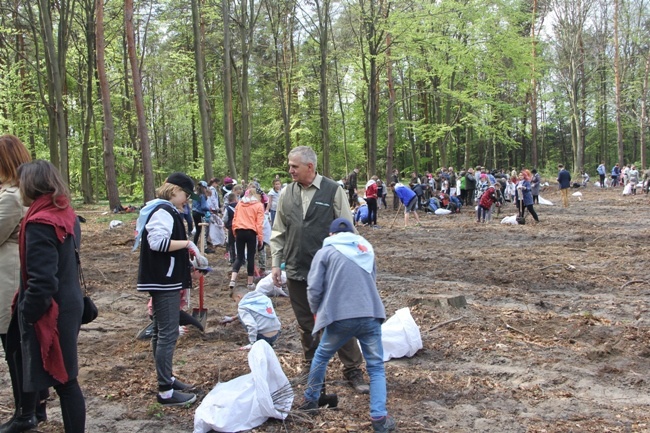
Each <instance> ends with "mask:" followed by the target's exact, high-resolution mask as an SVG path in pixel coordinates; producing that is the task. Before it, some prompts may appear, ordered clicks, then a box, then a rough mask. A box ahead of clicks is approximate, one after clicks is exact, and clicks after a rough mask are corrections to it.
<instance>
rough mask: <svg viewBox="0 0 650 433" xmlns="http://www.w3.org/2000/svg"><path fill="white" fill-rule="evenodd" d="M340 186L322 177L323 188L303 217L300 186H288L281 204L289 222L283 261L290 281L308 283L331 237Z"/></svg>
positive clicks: (294, 183)
mask: <svg viewBox="0 0 650 433" xmlns="http://www.w3.org/2000/svg"><path fill="white" fill-rule="evenodd" d="M339 188H340V186H339V185H338V184H337V183H336V182H334V181H333V180H331V179H327V178H325V177H323V180H322V182H321V184H320V189H318V190H317V191H316V194H314V197H313V198H312V200H311V203H310V204H309V208H308V209H307V215H305V218H303V217H302V200H301V198H300V190H301V187H300V185H299V184H298V182H292V183H291V184H289V185H288V186H287V191H286V195H285V197H284V200H283V201H282V203H281V206H282V212H283V213H284V216H285V220H286V227H287V230H286V232H285V243H284V259H285V267H286V272H287V278H290V279H292V280H302V281H306V280H307V274H309V268H310V267H311V261H312V260H313V258H314V255H316V251H318V250H319V249H320V248H321V247H322V246H323V240H324V239H325V238H326V237H327V236H329V230H330V224H332V221H334V219H335V215H334V197H335V196H336V191H337V190H338V189H339Z"/></svg>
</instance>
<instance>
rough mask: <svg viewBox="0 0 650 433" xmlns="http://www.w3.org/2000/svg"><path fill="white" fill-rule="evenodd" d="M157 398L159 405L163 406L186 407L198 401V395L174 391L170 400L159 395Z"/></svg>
mask: <svg viewBox="0 0 650 433" xmlns="http://www.w3.org/2000/svg"><path fill="white" fill-rule="evenodd" d="M156 398H157V400H158V403H160V404H161V405H163V406H185V405H189V404H192V403H194V402H195V401H196V394H189V393H184V392H180V391H174V393H173V394H172V396H171V397H170V398H162V397H160V394H158V395H157V396H156Z"/></svg>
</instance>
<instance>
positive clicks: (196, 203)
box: [192, 180, 214, 253]
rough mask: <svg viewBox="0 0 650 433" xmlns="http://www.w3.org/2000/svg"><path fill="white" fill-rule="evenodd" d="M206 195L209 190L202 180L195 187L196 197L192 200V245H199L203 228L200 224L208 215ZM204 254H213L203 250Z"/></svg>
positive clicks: (211, 251)
mask: <svg viewBox="0 0 650 433" xmlns="http://www.w3.org/2000/svg"><path fill="white" fill-rule="evenodd" d="M208 194H210V190H209V189H208V183H207V182H206V181H204V180H202V181H200V182H199V183H198V184H197V185H196V197H197V198H193V199H192V219H194V229H195V232H194V243H195V244H197V245H198V244H199V239H200V238H201V235H202V228H203V226H201V225H200V223H202V222H203V218H204V217H205V216H206V214H209V212H210V208H209V207H208ZM205 252H206V253H213V252H214V251H213V250H212V249H211V248H206V249H205Z"/></svg>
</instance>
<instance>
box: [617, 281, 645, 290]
mask: <svg viewBox="0 0 650 433" xmlns="http://www.w3.org/2000/svg"><path fill="white" fill-rule="evenodd" d="M637 283H647V281H646V280H631V281H628V282H627V283H625V284H623V285H622V286H621V287H620V288H619V289H618V290H621V289H624V288H625V287H627V286H629V285H630V284H637Z"/></svg>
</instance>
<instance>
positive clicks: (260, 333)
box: [231, 287, 281, 350]
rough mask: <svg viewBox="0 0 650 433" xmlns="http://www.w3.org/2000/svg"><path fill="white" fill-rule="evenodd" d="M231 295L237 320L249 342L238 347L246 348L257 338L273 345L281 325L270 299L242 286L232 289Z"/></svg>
mask: <svg viewBox="0 0 650 433" xmlns="http://www.w3.org/2000/svg"><path fill="white" fill-rule="evenodd" d="M231 297H232V300H233V301H235V303H236V304H237V314H238V316H239V320H240V321H241V323H242V325H244V328H246V332H247V333H248V341H249V342H250V344H247V345H246V346H243V347H240V348H239V349H240V350H248V349H250V348H251V346H252V345H253V344H254V343H255V342H256V341H257V340H265V341H266V342H267V343H269V344H270V345H271V346H273V343H275V340H277V339H278V336H279V335H280V328H281V325H280V320H279V319H278V316H276V315H275V309H274V308H273V302H271V299H270V298H269V297H268V296H266V295H265V294H263V293H260V292H255V291H253V292H249V291H248V289H246V288H244V287H236V288H235V289H233V291H232V295H231Z"/></svg>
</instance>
